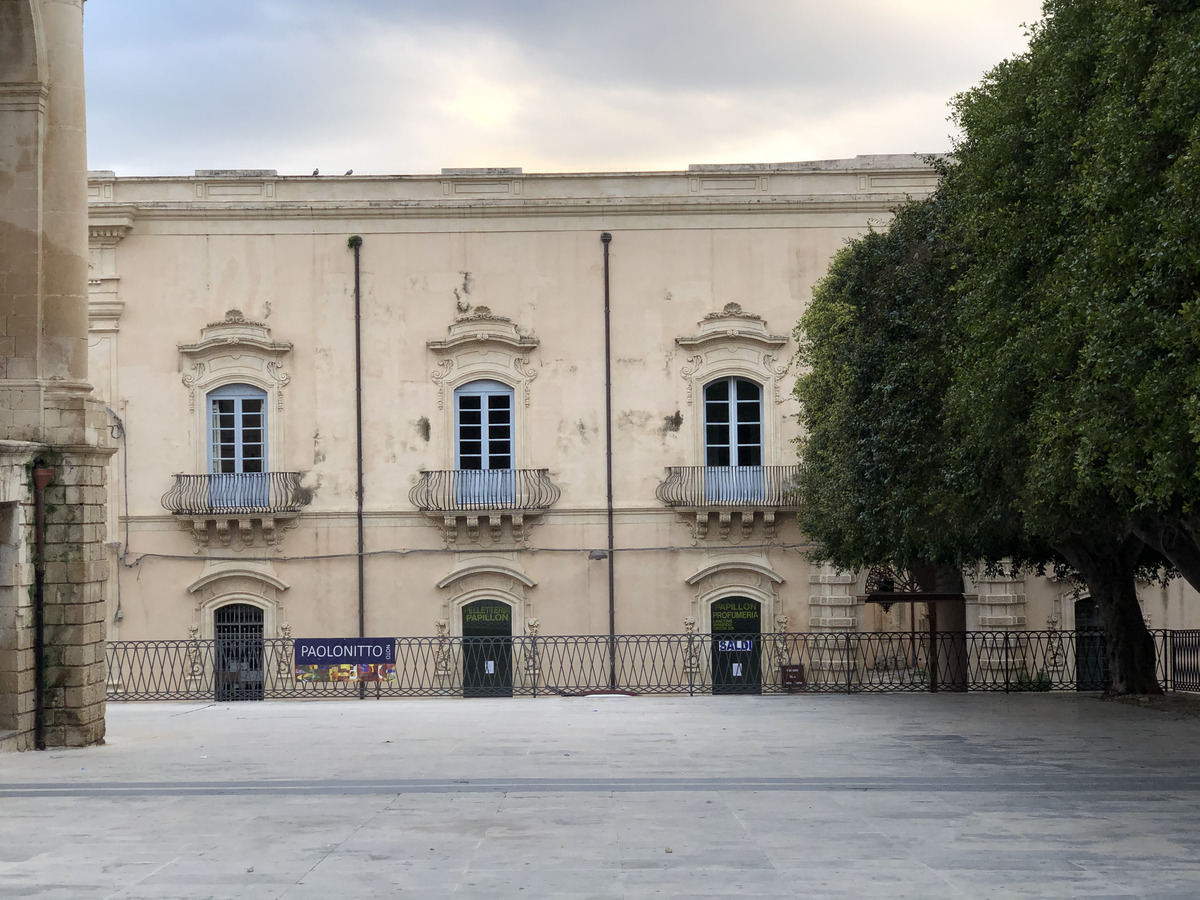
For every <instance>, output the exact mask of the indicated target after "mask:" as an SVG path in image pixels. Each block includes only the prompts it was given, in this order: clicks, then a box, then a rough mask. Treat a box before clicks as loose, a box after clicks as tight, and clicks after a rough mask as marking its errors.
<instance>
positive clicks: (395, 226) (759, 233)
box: [89, 156, 1183, 639]
mask: <svg viewBox="0 0 1200 900" xmlns="http://www.w3.org/2000/svg"><path fill="white" fill-rule="evenodd" d="M935 183H936V176H935V174H934V172H933V171H932V170H931V169H929V168H928V167H927V166H926V165H925V164H924V162H922V161H921V159H920V158H917V157H909V156H884V157H857V158H855V159H849V160H834V161H824V162H812V163H794V164H782V165H738V166H693V167H691V168H690V169H688V170H687V171H679V172H648V173H617V174H565V175H560V174H526V173H523V172H522V171H520V170H516V169H491V170H444V171H443V172H442V173H441V174H439V175H429V176H402V177H401V176H398V177H359V176H346V177H332V178H330V177H283V176H279V175H277V174H276V173H275V172H274V171H270V170H252V171H245V170H239V171H198V172H196V173H195V175H194V176H192V177H170V178H137V177H116V176H115V175H113V174H112V173H107V172H92V173H91V176H90V182H89V200H90V203H91V218H90V235H91V257H90V284H91V303H90V311H91V316H90V356H91V365H92V372H93V380H94V382H95V384H96V385H97V391H98V392H99V393H100V395H101V396H102V397H103V398H104V400H105V402H106V403H107V405H108V406H109V407H110V409H111V411H112V415H111V423H112V425H113V427H114V431H115V432H116V433H119V435H120V440H119V441H118V443H119V452H118V455H117V456H116V457H115V458H114V462H113V466H112V480H113V483H114V486H115V491H114V494H115V496H116V497H117V498H118V502H117V503H115V504H114V506H113V508H112V512H111V518H110V519H109V526H110V530H112V532H113V534H114V535H115V536H117V537H119V540H118V541H117V542H116V543H115V546H116V548H117V549H116V550H115V551H114V552H115V553H116V555H117V557H119V558H118V559H117V562H118V563H119V565H118V568H119V572H120V576H119V579H118V580H117V581H116V582H114V584H113V586H112V588H111V590H110V593H109V609H108V615H109V621H110V634H111V636H112V637H113V638H120V639H181V638H187V637H189V636H193V637H211V636H212V635H213V634H214V630H215V629H217V628H219V627H220V626H221V624H222V622H223V621H224V620H223V619H222V616H228V614H229V611H230V610H233V609H235V608H236V609H237V610H239V611H240V612H239V613H238V615H244V616H246V617H247V621H252V622H254V623H257V624H258V625H259V626H261V628H262V630H263V633H264V635H265V636H267V637H275V636H295V637H302V636H303V637H321V636H331V637H332V636H352V635H357V634H358V633H359V628H360V622H361V628H362V632H363V633H364V634H366V635H368V636H372V635H373V636H401V635H413V636H417V635H435V634H451V635H454V634H462V633H463V631H464V623H465V622H466V623H468V624H469V623H470V622H471V621H473V620H471V618H470V617H471V615H473V614H475V613H479V614H482V612H481V611H482V610H485V609H492V610H495V609H499V610H501V612H500V613H497V614H495V615H499V616H500V618H502V619H504V622H503V623H502V627H503V628H507V629H508V633H511V634H524V633H529V632H530V631H540V633H541V634H542V635H550V634H605V633H607V632H608V631H609V628H610V619H611V627H612V628H613V629H614V630H615V631H616V632H617V633H659V632H669V633H678V632H682V631H683V630H684V629H685V627H695V628H696V629H698V630H699V631H701V632H708V631H710V630H711V629H712V628H713V623H714V621H715V618H714V617H716V616H718V614H719V616H721V617H726V614H727V612H728V610H729V609H731V608H733V607H731V605H730V604H731V603H734V602H736V603H738V604H740V606H738V609H740V610H742V613H739V615H742V614H743V613H744V614H745V616H746V617H747V618H744V619H742V620H739V621H742V624H743V625H745V624H746V623H747V622H749V621H750V619H753V620H754V622H753V623H752V624H755V625H756V627H757V629H761V630H762V631H774V630H792V631H808V630H813V631H844V630H874V629H900V628H908V627H912V626H913V625H914V624H915V623H912V622H911V621H908V620H905V619H904V617H905V616H906V615H911V613H910V612H909V611H908V610H907V609H906V608H900V607H896V608H895V609H893V610H891V611H888V612H886V613H885V612H883V611H882V610H879V609H878V608H875V607H871V606H867V605H865V604H864V603H863V602H862V594H863V593H864V585H865V578H866V576H865V574H859V575H855V574H847V573H838V572H835V571H833V570H832V569H830V568H829V567H827V566H819V565H813V564H811V563H810V562H809V560H808V559H807V556H806V553H805V549H806V548H805V541H804V537H803V535H801V534H800V533H799V532H798V531H797V528H796V524H795V517H794V509H795V496H794V494H793V493H792V491H791V488H790V480H789V479H790V476H791V474H792V473H793V472H794V467H795V463H796V452H795V447H794V439H795V438H796V437H797V433H798V432H797V428H798V425H797V412H798V410H797V406H796V403H795V401H794V400H793V399H792V397H791V387H792V384H793V382H794V378H795V374H796V373H795V371H794V369H792V368H791V360H792V356H793V354H794V352H795V349H796V344H795V340H794V337H793V334H792V332H793V328H794V327H795V325H796V322H797V320H798V319H799V318H800V315H801V313H802V312H803V309H804V307H805V304H806V303H807V302H808V301H809V298H810V296H811V291H812V286H813V284H814V282H815V281H816V280H817V279H819V278H820V277H821V276H822V275H823V274H824V272H825V270H826V268H827V266H828V263H829V260H830V258H831V257H832V255H833V254H834V253H835V252H836V251H837V249H838V248H839V247H841V246H842V245H843V244H844V243H845V241H846V240H847V239H849V238H852V237H854V236H855V235H858V234H861V233H862V232H863V231H864V230H866V229H867V228H870V227H873V226H875V227H880V226H884V225H886V223H887V221H888V218H889V215H890V210H891V209H892V208H894V207H895V206H896V205H897V204H898V203H900V202H901V201H902V200H903V199H904V198H905V197H906V196H913V195H921V194H924V193H926V192H928V191H929V190H931V189H932V188H933V186H934V185H935ZM356 285H357V288H356ZM356 299H357V300H358V306H359V308H360V310H361V315H360V326H361V327H360V328H359V329H358V331H357V338H358V340H357V347H356V325H355V322H356V320H355V309H356ZM606 338H607V339H606ZM356 360H357V362H356ZM609 409H611V412H609V411H608V410H609ZM359 410H361V447H360V438H359V429H358V412H359ZM360 462H361V484H362V509H361V515H360V512H359V509H358V505H357V497H358V485H359V468H360ZM610 472H611V477H610V474H609V473H610ZM360 521H361V529H360V524H359V523H360ZM360 540H361V546H362V550H363V553H362V554H361V556H360V554H359V546H360V544H359V542H360ZM360 558H361V560H362V579H363V580H362V590H361V601H360V591H359V560H360ZM970 590H971V593H970V596H969V598H968V613H967V624H968V627H971V628H1022V627H1034V628H1045V627H1046V626H1047V624H1048V623H1049V624H1052V625H1053V626H1054V627H1062V628H1070V627H1073V624H1074V623H1073V615H1074V613H1073V610H1074V606H1073V603H1074V599H1075V597H1074V593H1072V592H1073V591H1074V590H1075V588H1074V586H1072V585H1059V584H1056V583H1053V582H1051V581H1048V580H1046V579H1027V580H1024V581H1020V582H1016V581H1005V580H996V579H988V578H983V577H982V576H981V577H980V579H979V580H978V581H977V582H975V583H973V584H972V585H971V586H970ZM1170 590H1171V591H1174V592H1176V593H1178V591H1179V590H1180V589H1178V588H1177V587H1174V586H1173V587H1172V588H1171V589H1170ZM1154 604H1158V605H1157V606H1155V605H1154ZM1152 607H1153V609H1154V613H1153V618H1152V624H1153V625H1155V626H1168V625H1175V624H1181V621H1182V620H1181V619H1180V618H1179V617H1180V616H1181V615H1182V613H1181V612H1180V611H1181V610H1182V609H1183V605H1182V604H1181V602H1180V598H1179V597H1178V596H1175V594H1172V595H1170V596H1167V595H1164V596H1163V597H1162V598H1154V599H1153V602H1152V603H1148V609H1150V608H1152ZM223 611H224V612H223ZM488 615H493V613H488ZM747 627H748V626H747Z"/></svg>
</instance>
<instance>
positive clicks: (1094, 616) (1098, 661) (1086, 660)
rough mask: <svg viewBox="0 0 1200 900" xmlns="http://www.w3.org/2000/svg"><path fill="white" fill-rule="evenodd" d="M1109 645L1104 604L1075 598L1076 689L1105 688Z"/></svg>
mask: <svg viewBox="0 0 1200 900" xmlns="http://www.w3.org/2000/svg"><path fill="white" fill-rule="evenodd" d="M1107 655H1108V647H1107V645H1106V644H1105V641H1104V620H1103V619H1101V618H1100V607H1099V605H1098V604H1097V603H1096V601H1095V600H1093V599H1091V598H1090V597H1088V598H1085V599H1083V600H1076V601H1075V690H1077V691H1102V690H1104V687H1105V681H1106V680H1107V679H1106V678H1105V675H1106V674H1107V673H1106V672H1105V667H1106V657H1107Z"/></svg>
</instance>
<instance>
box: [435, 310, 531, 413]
mask: <svg viewBox="0 0 1200 900" xmlns="http://www.w3.org/2000/svg"><path fill="white" fill-rule="evenodd" d="M426 346H427V347H429V349H430V350H432V351H433V353H434V355H435V356H437V357H438V363H437V364H438V368H437V370H436V371H434V372H432V373H431V376H430V377H431V378H432V379H433V381H434V383H435V384H436V385H437V388H438V398H437V406H438V409H445V408H446V406H447V403H446V399H447V390H448V391H449V396H450V397H453V395H454V389H455V388H456V387H458V386H459V385H462V384H466V383H467V382H468V381H475V380H479V379H488V378H492V379H496V380H497V381H501V382H503V383H506V384H509V385H511V386H512V387H513V388H514V389H516V390H517V393H518V394H519V396H520V397H521V399H522V403H521V405H523V406H524V407H525V408H526V409H528V407H529V385H530V382H532V381H533V380H534V379H535V378H537V372H536V370H534V369H532V368H530V367H529V354H530V353H531V352H532V351H534V350H536V349H537V346H538V339H537V338H536V337H533V336H532V335H528V334H523V333H522V332H521V330H520V329H519V328H518V327H517V325H516V323H515V322H513V321H512V320H511V319H509V318H508V317H507V316H498V315H495V314H494V313H493V312H492V311H491V310H490V309H488V308H487V307H486V306H477V307H475V309H474V310H472V311H471V312H469V313H467V314H465V315H462V316H458V317H457V318H456V319H455V320H454V322H453V323H451V325H450V328H449V335H448V336H447V337H446V339H445V340H441V341H429V342H428V343H427V344H426ZM451 405H452V404H451ZM518 418H519V417H518Z"/></svg>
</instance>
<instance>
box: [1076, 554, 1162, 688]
mask: <svg viewBox="0 0 1200 900" xmlns="http://www.w3.org/2000/svg"><path fill="white" fill-rule="evenodd" d="M1055 549H1056V550H1058V552H1059V553H1061V554H1062V555H1063V557H1064V558H1065V559H1066V560H1067V562H1068V563H1070V564H1071V566H1072V567H1073V568H1074V569H1075V571H1077V572H1078V573H1079V575H1080V577H1082V578H1083V580H1084V583H1085V584H1087V587H1088V591H1089V592H1090V593H1091V595H1092V599H1093V600H1095V601H1096V605H1097V606H1099V607H1100V616H1101V618H1102V619H1103V620H1104V637H1105V642H1106V643H1107V645H1108V668H1109V672H1110V674H1111V675H1112V687H1111V688H1110V689H1109V691H1110V693H1112V694H1161V693H1162V692H1163V690H1162V687H1161V686H1160V685H1159V683H1158V676H1157V674H1156V670H1157V653H1156V652H1155V647H1154V637H1153V636H1152V635H1151V634H1150V632H1149V630H1148V629H1147V628H1146V620H1145V619H1143V618H1142V609H1141V606H1139V605H1138V599H1137V584H1136V582H1135V580H1134V572H1135V571H1136V566H1137V559H1138V557H1139V556H1140V555H1141V553H1142V551H1143V544H1142V541H1140V540H1139V539H1138V538H1136V537H1134V536H1132V535H1131V536H1129V537H1127V538H1125V539H1123V540H1116V539H1103V538H1102V539H1099V540H1097V539H1090V540H1089V539H1084V538H1075V539H1071V540H1068V541H1064V542H1063V543H1061V544H1059V545H1058V546H1057V547H1056V548H1055Z"/></svg>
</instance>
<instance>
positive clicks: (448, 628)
mask: <svg viewBox="0 0 1200 900" xmlns="http://www.w3.org/2000/svg"><path fill="white" fill-rule="evenodd" d="M437 586H438V587H439V588H442V589H443V590H448V591H449V592H450V594H449V596H448V597H447V598H446V599H445V601H444V602H443V604H442V620H443V621H444V622H445V625H444V629H445V632H444V633H446V634H450V635H453V636H461V635H462V608H463V607H464V606H466V605H467V604H468V603H472V602H474V601H476V600H485V599H494V600H499V601H501V602H502V603H506V604H508V605H509V606H510V607H512V611H513V612H512V632H513V634H514V635H522V634H524V633H525V631H526V628H527V627H532V626H534V624H535V623H536V621H537V620H536V619H533V618H532V616H531V615H530V601H529V599H528V598H527V597H526V595H525V589H526V588H533V587H536V586H537V582H535V581H534V580H533V579H532V578H530V577H529V576H528V575H526V574H525V572H524V571H523V570H522V569H521V567H520V565H519V564H518V563H517V562H516V561H515V560H510V559H505V558H502V557H474V558H468V559H465V560H462V561H461V562H459V564H458V565H456V566H455V567H454V569H453V570H452V571H451V572H450V574H449V575H447V576H446V577H445V578H443V579H442V580H441V581H439V582H438V583H437ZM442 627H443V626H439V631H441V630H442Z"/></svg>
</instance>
